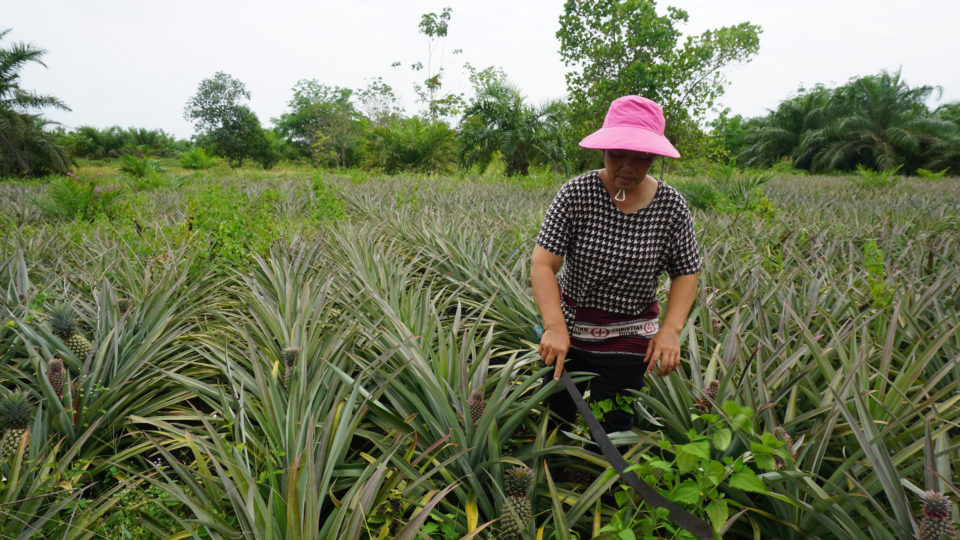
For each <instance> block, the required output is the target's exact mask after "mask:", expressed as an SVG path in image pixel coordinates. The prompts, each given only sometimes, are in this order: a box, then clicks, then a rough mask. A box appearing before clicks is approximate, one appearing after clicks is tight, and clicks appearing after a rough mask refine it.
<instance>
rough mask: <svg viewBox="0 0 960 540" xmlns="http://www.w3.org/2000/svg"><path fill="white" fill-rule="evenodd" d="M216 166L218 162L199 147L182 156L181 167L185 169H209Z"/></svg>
mask: <svg viewBox="0 0 960 540" xmlns="http://www.w3.org/2000/svg"><path fill="white" fill-rule="evenodd" d="M216 164H217V160H216V159H214V158H212V157H210V156H208V155H207V151H206V150H204V149H203V148H201V147H199V146H197V147H194V148H192V149H191V150H190V151H189V152H184V153H182V154H180V166H181V167H183V168H184V169H194V170H201V169H209V168H210V167H213V166H215V165H216Z"/></svg>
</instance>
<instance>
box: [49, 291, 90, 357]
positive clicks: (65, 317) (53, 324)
mask: <svg viewBox="0 0 960 540" xmlns="http://www.w3.org/2000/svg"><path fill="white" fill-rule="evenodd" d="M50 328H51V330H53V334H54V335H55V336H57V337H58V338H60V339H61V340H63V343H64V344H65V345H66V346H67V348H68V349H70V350H71V351H72V352H73V354H74V355H75V356H76V357H77V358H79V359H81V360H83V359H85V358H86V357H87V355H88V354H90V349H92V348H93V346H92V345H90V341H89V340H87V338H85V337H83V336H82V335H80V334H78V333H77V314H76V312H74V311H73V308H72V307H70V306H69V305H67V304H60V305H57V306H54V307H53V308H52V309H51V310H50Z"/></svg>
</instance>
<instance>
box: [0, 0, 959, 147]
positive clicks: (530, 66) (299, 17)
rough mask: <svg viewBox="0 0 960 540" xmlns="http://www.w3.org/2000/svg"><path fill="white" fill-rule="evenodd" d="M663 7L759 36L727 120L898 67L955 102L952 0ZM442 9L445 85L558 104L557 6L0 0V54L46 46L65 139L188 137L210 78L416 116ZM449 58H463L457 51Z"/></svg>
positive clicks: (695, 24) (741, 70)
mask: <svg viewBox="0 0 960 540" xmlns="http://www.w3.org/2000/svg"><path fill="white" fill-rule="evenodd" d="M668 5H670V6H675V7H679V8H682V9H685V10H686V11H687V12H688V13H689V14H690V21H689V23H688V24H687V25H686V26H685V27H683V30H684V31H685V32H687V33H691V34H693V33H700V32H702V31H703V30H706V29H709V28H718V27H721V26H727V25H732V24H737V23H740V22H743V21H749V22H751V23H754V24H759V25H760V26H761V27H762V28H763V33H762V34H761V38H760V52H759V54H758V55H757V56H756V57H755V58H754V60H753V61H752V62H750V63H748V64H744V65H740V66H734V67H732V68H730V69H728V70H727V71H726V74H727V78H728V80H729V83H728V85H727V92H726V94H725V96H724V97H723V98H722V99H721V103H722V105H724V106H727V107H729V108H730V109H731V112H732V113H733V114H737V113H739V114H742V115H744V116H758V115H763V114H765V113H766V111H767V110H768V109H772V108H775V107H776V106H777V104H778V103H779V102H780V101H782V100H784V99H786V98H788V97H790V96H792V95H794V94H795V92H796V89H797V88H798V87H799V86H800V85H806V86H812V85H814V84H816V83H824V84H827V85H828V86H834V85H838V84H843V83H845V82H846V81H847V80H849V79H850V78H851V77H854V76H860V75H867V74H874V73H878V72H879V71H880V70H882V69H887V70H891V71H892V70H896V69H898V68H901V69H902V75H903V77H904V79H905V80H906V81H907V83H908V84H910V85H911V86H918V85H931V86H940V87H942V89H943V95H942V97H941V98H940V99H939V101H935V102H934V103H932V104H933V105H936V104H939V103H947V102H954V101H960V70H958V69H957V68H956V66H957V65H958V63H960V54H958V51H960V38H958V37H957V36H958V32H957V30H958V26H957V22H956V21H958V20H960V2H957V1H956V0H913V1H911V2H903V1H902V0H875V1H866V0H832V1H825V0H806V1H796V0H792V1H784V0H674V1H664V0H661V1H660V2H658V9H660V11H665V9H666V6H668ZM446 6H450V7H452V8H453V14H452V18H451V22H450V28H449V35H448V37H447V39H446V41H445V43H444V44H443V49H444V50H445V51H446V54H445V55H444V56H443V65H444V66H446V68H447V73H448V79H447V80H448V83H447V84H448V87H449V88H450V89H453V90H459V91H467V90H469V85H468V83H467V81H466V76H465V75H464V74H463V70H462V69H460V66H461V65H462V63H463V62H464V61H469V62H470V63H471V64H473V65H474V66H478V67H485V66H489V65H496V66H500V67H502V68H503V69H504V71H505V72H506V73H507V76H508V78H509V79H510V80H511V81H512V82H513V83H515V84H517V85H518V86H519V87H520V88H521V89H522V90H523V91H524V93H525V94H526V95H527V96H528V98H529V99H530V100H531V102H539V101H541V100H544V99H549V98H558V97H562V96H563V94H564V92H565V84H564V77H563V75H564V72H565V68H564V66H563V64H562V63H561V61H560V55H559V53H558V52H557V51H558V49H559V41H558V40H557V38H556V31H557V29H558V27H559V23H558V18H559V16H560V13H561V12H562V11H563V1H562V0H482V1H481V0H472V1H467V0H435V1H434V0H429V1H428V0H409V1H408V0H353V1H350V0H338V1H332V0H315V1H312V2H309V1H305V0H273V1H271V2H266V1H262V0H261V1H251V0H230V1H225V0H166V1H164V2H156V1H154V2H146V1H143V0H85V1H77V0H0V13H2V15H3V16H2V20H0V28H12V31H11V32H10V33H9V34H8V35H7V37H6V38H5V39H4V40H3V41H2V42H0V46H9V45H10V44H11V43H12V42H15V41H25V42H29V43H32V44H34V45H36V46H39V47H40V48H43V49H46V50H47V54H46V56H44V58H43V60H44V62H45V63H46V64H47V68H43V67H42V66H39V65H30V66H28V67H26V68H25V69H24V70H23V71H22V72H21V85H22V87H24V88H27V89H31V90H34V91H37V92H40V93H43V94H49V95H53V96H56V97H59V98H60V99H62V100H63V101H64V102H66V104H67V105H68V106H70V107H71V108H72V109H73V111H72V112H57V111H47V112H46V116H47V117H48V118H50V119H52V120H56V121H59V122H62V123H63V124H64V125H65V126H67V127H68V128H75V127H79V126H82V125H92V126H96V127H100V128H103V127H107V126H111V125H119V126H121V127H145V128H151V129H156V128H159V129H163V130H164V131H166V132H168V133H171V134H174V135H176V136H177V137H182V138H186V137H189V136H190V135H191V134H192V133H193V130H192V127H191V125H190V124H189V123H188V122H186V121H185V120H184V119H183V115H182V113H183V105H184V103H185V102H186V101H187V99H188V98H189V97H190V96H192V95H193V94H194V93H195V92H196V89H197V85H198V84H199V83H200V81H201V80H202V79H204V78H206V77H210V76H212V75H213V74H214V73H215V72H217V71H225V72H227V73H229V74H231V75H233V76H234V77H236V78H238V79H239V80H241V81H243V82H244V83H245V84H246V85H247V89H248V90H250V92H251V93H252V99H251V100H250V106H251V108H252V109H253V110H254V111H255V112H256V113H257V115H258V116H259V117H260V120H261V122H262V123H263V124H264V125H270V119H271V118H274V117H277V116H279V115H280V114H281V113H283V112H284V111H285V109H286V103H287V101H288V100H289V99H290V97H291V95H292V92H291V90H290V89H291V87H292V86H293V85H294V83H295V82H296V81H298V80H300V79H317V80H319V81H320V82H321V83H324V84H328V85H331V86H332V85H339V86H345V87H350V88H359V87H363V86H365V85H366V82H367V80H368V79H370V78H372V77H376V76H382V77H383V79H384V81H385V82H387V83H388V84H391V85H392V86H393V87H394V90H395V91H396V92H397V94H399V95H400V96H401V97H402V98H403V99H404V101H405V102H407V103H409V104H411V107H410V111H409V112H415V109H414V107H413V106H412V102H413V97H414V95H413V90H412V83H413V82H414V81H416V80H418V79H422V78H423V75H422V72H421V73H413V72H411V71H410V69H409V65H410V64H411V63H413V62H416V61H423V62H424V63H426V58H427V39H426V37H424V36H422V35H420V34H419V32H418V28H417V25H418V23H419V21H420V16H421V15H422V14H423V13H427V12H437V13H439V12H440V11H441V10H442V9H443V8H444V7H446ZM457 48H461V49H463V51H464V53H463V54H462V55H459V56H453V55H452V54H451V51H453V50H454V49H457ZM398 60H399V61H401V62H403V66H402V67H400V68H392V67H391V66H390V65H391V63H393V62H394V61H398ZM433 61H434V65H436V63H437V62H439V61H440V57H439V55H435V56H434V60H433Z"/></svg>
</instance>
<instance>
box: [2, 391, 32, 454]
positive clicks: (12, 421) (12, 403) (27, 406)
mask: <svg viewBox="0 0 960 540" xmlns="http://www.w3.org/2000/svg"><path fill="white" fill-rule="evenodd" d="M31 420H33V403H31V402H30V398H29V396H28V395H27V393H26V392H25V391H23V390H16V391H13V392H7V393H5V394H4V395H3V397H0V424H2V425H3V437H2V438H0V458H5V457H7V456H9V455H11V454H16V453H17V450H18V449H19V448H20V444H21V442H22V441H23V440H24V439H26V441H27V444H29V441H30V429H29V426H30V422H31Z"/></svg>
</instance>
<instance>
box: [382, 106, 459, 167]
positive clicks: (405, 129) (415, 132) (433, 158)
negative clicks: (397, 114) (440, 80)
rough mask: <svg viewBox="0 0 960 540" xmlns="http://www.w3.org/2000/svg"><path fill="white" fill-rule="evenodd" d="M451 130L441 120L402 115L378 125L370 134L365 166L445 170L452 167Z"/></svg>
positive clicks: (452, 146)
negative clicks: (401, 117) (402, 116)
mask: <svg viewBox="0 0 960 540" xmlns="http://www.w3.org/2000/svg"><path fill="white" fill-rule="evenodd" d="M454 136H455V133H454V131H453V130H452V129H451V128H450V127H449V126H447V125H446V124H444V123H443V122H425V121H423V120H421V119H419V118H404V119H401V120H396V121H394V122H391V123H390V124H387V125H386V126H382V127H378V128H376V129H374V130H373V133H372V134H371V137H370V154H369V165H372V166H374V167H379V168H382V169H383V170H384V172H386V173H388V174H391V173H395V172H397V171H411V172H422V173H435V172H447V171H451V170H452V169H453V168H454V161H453V160H454V156H455V144H454Z"/></svg>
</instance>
